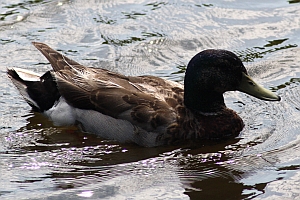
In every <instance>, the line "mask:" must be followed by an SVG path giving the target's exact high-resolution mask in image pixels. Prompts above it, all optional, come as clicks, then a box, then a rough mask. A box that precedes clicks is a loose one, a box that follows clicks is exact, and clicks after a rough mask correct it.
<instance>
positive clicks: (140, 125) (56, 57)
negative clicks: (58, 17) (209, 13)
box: [7, 42, 280, 147]
mask: <svg viewBox="0 0 300 200" xmlns="http://www.w3.org/2000/svg"><path fill="white" fill-rule="evenodd" d="M33 45H34V46H35V47H36V48H37V49H38V50H39V51H40V52H41V53H42V54H43V55H44V56H45V57H46V58H47V59H48V61H49V62H50V64H51V66H52V68H53V70H50V71H47V72H46V73H45V74H43V75H39V74H36V73H34V72H31V71H28V70H24V69H20V68H11V69H8V71H7V74H8V76H9V78H10V79H11V80H12V82H13V83H14V85H15V86H16V87H17V89H18V90H19V91H20V93H21V95H22V96H23V97H24V99H25V100H26V101H27V103H28V104H29V105H30V106H31V107H32V109H33V110H34V111H37V112H41V113H43V114H44V115H46V116H47V117H48V118H49V119H50V120H52V121H53V123H54V125H58V126H62V125H63V126H67V125H74V124H79V125H80V127H81V128H82V129H83V131H87V132H90V133H95V134H97V135H99V136H100V137H102V138H105V139H111V140H117V141H119V142H122V143H125V142H126V143H127V142H128V143H136V144H138V145H141V146H146V147H153V146H160V145H169V144H178V143H184V142H187V141H195V140H200V141H201V140H203V141H205V140H209V139H224V138H228V137H236V136H237V135H238V134H239V133H240V131H241V130H242V129H243V127H244V123H243V121H242V119H241V118H240V117H239V116H238V115H237V113H236V112H234V111H233V110H231V109H229V108H227V107H226V105H225V103H224V97H223V93H224V92H226V91H233V90H238V91H241V92H244V93H247V94H249V95H252V96H254V97H257V98H259V99H261V100H266V101H280V97H279V96H277V95H276V94H274V93H273V92H271V91H269V90H267V89H265V88H263V87H262V86H260V85H258V84H257V83H255V82H254V80H253V79H252V78H251V77H250V76H249V75H248V73H247V70H246V69H245V67H244V65H243V63H242V61H241V60H240V59H239V58H238V57H237V56H236V55H235V54H234V53H232V52H230V51H227V50H219V49H210V50H204V51H202V52H200V53H198V54H196V55H195V56H194V57H193V58H192V59H191V60H190V62H189V63H188V66H187V69H186V73H185V79H184V86H183V85H181V84H179V83H176V82H173V81H169V80H164V79H162V78H158V77H155V76H136V77H134V76H124V75H122V74H119V73H115V72H112V71H109V70H106V69H101V68H92V67H85V66H83V65H80V64H79V63H77V62H75V61H73V60H71V59H69V58H67V57H66V56H64V55H62V54H60V53H58V52H57V51H55V50H53V49H51V48H50V47H49V46H47V45H46V44H43V43H38V42H33Z"/></svg>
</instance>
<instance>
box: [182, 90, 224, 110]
mask: <svg viewBox="0 0 300 200" xmlns="http://www.w3.org/2000/svg"><path fill="white" fill-rule="evenodd" d="M184 104H185V106H186V107H187V108H189V109H190V110H191V111H193V112H203V113H214V112H220V111H222V110H223V109H225V108H226V105H225V103H224V97H223V94H220V93H216V92H213V91H207V90H202V91H197V92H193V91H185V93H184Z"/></svg>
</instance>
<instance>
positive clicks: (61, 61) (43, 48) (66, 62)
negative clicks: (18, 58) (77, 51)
mask: <svg viewBox="0 0 300 200" xmlns="http://www.w3.org/2000/svg"><path fill="white" fill-rule="evenodd" d="M32 44H33V45H34V46H35V47H36V48H37V49H38V50H39V51H40V52H41V53H42V54H43V55H44V56H45V57H46V58H47V60H48V61H49V62H50V64H51V66H52V68H53V70H54V71H55V72H57V71H59V70H64V69H66V70H72V69H73V68H74V67H75V68H77V69H84V67H83V66H82V65H80V64H79V63H77V62H75V61H74V60H71V59H69V58H68V57H66V56H64V55H62V54H60V53H59V52H57V51H55V50H54V49H52V48H50V47H49V46H48V45H46V44H43V43H39V42H32Z"/></svg>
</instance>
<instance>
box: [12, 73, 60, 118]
mask: <svg viewBox="0 0 300 200" xmlns="http://www.w3.org/2000/svg"><path fill="white" fill-rule="evenodd" d="M7 74H8V77H9V78H10V79H11V80H12V82H13V84H14V85H15V86H16V87H17V89H18V90H19V92H20V93H21V95H22V96H23V98H24V99H25V100H26V102H27V103H28V104H29V105H30V106H31V107H32V108H33V110H35V111H38V112H44V111H45V110H48V109H50V108H51V107H52V106H53V105H54V104H55V102H56V101H57V100H58V99H59V97H60V93H59V91H58V89H57V84H56V82H55V80H54V78H53V76H52V74H51V72H50V71H48V72H46V73H45V74H44V75H43V76H41V77H39V76H38V75H37V74H35V73H30V72H28V71H26V73H24V71H23V70H22V69H18V68H14V69H8V70H7Z"/></svg>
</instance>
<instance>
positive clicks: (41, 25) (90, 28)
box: [0, 0, 300, 199]
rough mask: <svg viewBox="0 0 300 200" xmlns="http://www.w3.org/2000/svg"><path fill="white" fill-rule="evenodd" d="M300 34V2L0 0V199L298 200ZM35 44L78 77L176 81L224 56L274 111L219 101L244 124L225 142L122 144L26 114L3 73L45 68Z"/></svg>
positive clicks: (243, 99) (237, 96) (259, 104)
mask: <svg viewBox="0 0 300 200" xmlns="http://www.w3.org/2000/svg"><path fill="white" fill-rule="evenodd" d="M299 35H300V2H299V1H286V0H275V1H268V0H262V1H257V2H254V1H244V0H243V1H242V0H236V1H234V0H233V1H220V0H212V1H201V2H199V1H195V0H189V1H176V0H173V1H148V0H122V1H113V0H88V1H80V0H73V1H57V0H52V1H51V0H48V1H42V0H36V1H25V0H14V1H11V0H2V1H1V2H0V45H1V48H0V49H1V50H0V60H1V64H0V72H1V74H2V75H1V82H0V95H1V100H0V104H1V106H0V171H1V174H0V199H253V198H254V199H297V198H300V186H299V179H300V170H299V169H300V159H299V158H300V137H299V133H300V131H299V130H300V124H299V120H300V113H299V110H300V101H299V96H300V89H299V88H300V81H299V78H300V64H299V63H300V58H299V55H300V48H299V45H300V40H299ZM32 41H40V42H44V43H46V44H48V45H50V46H51V47H53V48H54V49H57V50H59V51H60V52H62V53H64V54H66V55H67V56H68V57H70V58H72V59H74V60H76V61H77V62H79V63H81V64H84V65H86V66H94V67H102V68H106V69H109V70H113V71H117V72H120V73H123V74H127V75H129V74H130V75H142V74H151V75H155V76H160V77H163V78H166V79H169V80H175V81H178V82H182V81H183V77H184V71H185V67H186V64H187V63H188V61H189V59H190V58H191V57H192V56H193V55H194V54H196V53H197V52H199V51H201V50H203V49H207V48H223V49H228V50H231V51H233V52H235V53H236V54H237V55H239V57H240V58H241V59H242V60H243V61H244V62H245V65H246V67H247V69H248V71H249V73H250V74H251V75H252V76H253V77H254V78H255V80H256V81H257V82H259V83H261V84H262V85H264V86H265V87H268V88H270V89H272V90H273V91H274V92H276V93H277V94H279V95H280V96H281V97H282V101H281V102H264V101H260V100H257V99H254V98H252V97H250V96H248V95H246V94H242V93H238V92H228V93H226V95H225V98H226V104H227V106H228V107H230V108H232V109H234V110H235V111H237V112H238V113H239V115H240V116H241V117H242V118H243V120H244V122H245V125H246V126H245V128H244V130H243V131H242V132H241V134H240V136H239V137H238V138H236V139H234V140H231V141H226V142H220V143H212V144H206V145H203V146H198V147H192V148H183V147H182V148H180V147H160V148H143V147H138V146H135V145H128V144H119V143H117V142H114V141H107V140H103V139H101V138H97V137H96V136H95V135H93V134H86V133H82V132H80V131H79V130H77V129H76V128H75V127H74V128H70V127H55V126H54V125H53V124H52V123H51V122H50V121H48V120H47V119H45V118H44V117H43V116H42V115H40V114H37V113H33V112H32V111H31V110H30V107H29V106H28V105H27V104H26V103H25V101H24V100H22V98H21V97H20V95H19V94H18V92H17V90H16V89H15V88H14V87H13V85H12V83H11V82H10V81H9V79H8V78H7V77H6V68H7V67H21V68H25V69H29V70H33V71H36V72H39V73H43V72H45V71H46V70H49V69H50V66H49V64H48V63H47V61H46V60H45V59H44V57H43V56H42V55H41V54H40V53H39V52H38V51H37V50H36V49H35V48H34V47H33V46H32V45H31V42H32Z"/></svg>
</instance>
